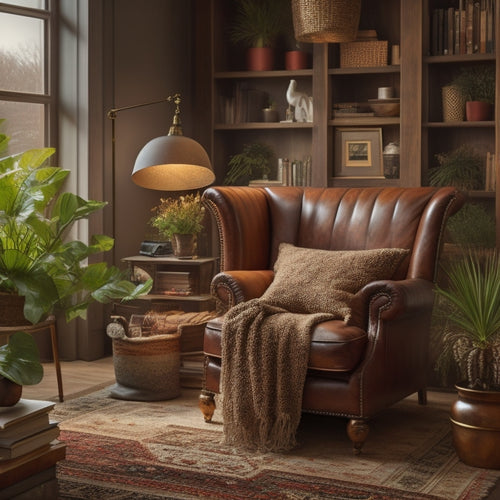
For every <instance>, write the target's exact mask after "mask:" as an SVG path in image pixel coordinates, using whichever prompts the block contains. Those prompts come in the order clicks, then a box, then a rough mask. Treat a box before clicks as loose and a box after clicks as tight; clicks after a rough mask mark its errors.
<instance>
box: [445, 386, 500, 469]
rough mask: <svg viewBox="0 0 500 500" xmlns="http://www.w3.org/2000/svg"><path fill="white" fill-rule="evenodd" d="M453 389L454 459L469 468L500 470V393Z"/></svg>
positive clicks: (461, 388)
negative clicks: (458, 459)
mask: <svg viewBox="0 0 500 500" xmlns="http://www.w3.org/2000/svg"><path fill="white" fill-rule="evenodd" d="M455 388H456V389H457V391H458V399H457V401H455V403H453V405H452V407H451V426H452V433H453V444H454V446H455V450H456V452H457V455H458V457H459V458H460V460H462V462H464V463H465V464H467V465H471V466H472V467H484V468H487V469H500V391H477V390H474V389H467V388H465V387H461V386H459V385H457V386H455Z"/></svg>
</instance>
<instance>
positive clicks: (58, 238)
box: [0, 148, 151, 325]
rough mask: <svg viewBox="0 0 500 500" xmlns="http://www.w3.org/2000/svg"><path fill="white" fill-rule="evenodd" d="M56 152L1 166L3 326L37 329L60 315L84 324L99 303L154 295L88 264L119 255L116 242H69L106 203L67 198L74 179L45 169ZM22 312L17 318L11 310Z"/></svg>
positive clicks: (147, 286)
mask: <svg viewBox="0 0 500 500" xmlns="http://www.w3.org/2000/svg"><path fill="white" fill-rule="evenodd" d="M54 152H55V150H54V149H52V148H44V149H33V150H30V151H27V152H25V153H23V154H20V155H16V156H10V157H7V158H4V159H3V160H1V161H0V320H1V321H2V323H3V324H4V325H9V324H10V325H15V324H29V323H33V324H35V323H38V322H39V321H41V320H42V319H46V318H47V317H48V316H49V315H51V314H53V313H54V312H55V311H63V312H64V313H65V315H66V320H67V321H70V320H72V319H74V318H76V317H85V314H86V311H87V308H88V306H89V305H90V304H91V303H92V302H95V301H97V302H101V303H107V302H110V301H111V300H114V299H125V300H130V299H133V298H136V297H137V296H139V295H141V294H143V293H147V292H148V291H149V289H150V288H151V282H148V283H147V284H145V285H143V286H137V287H135V286H134V285H133V284H132V283H131V282H130V281H129V280H127V279H125V274H124V272H122V271H121V270H119V269H118V268H116V267H108V265H107V264H106V263H105V262H98V263H93V264H87V259H88V258H89V257H90V256H91V255H94V254H97V253H101V252H105V251H108V250H110V249H111V248H112V247H113V244H114V241H113V239H112V238H110V237H108V236H104V235H95V236H93V237H92V241H91V242H90V245H87V244H85V243H83V242H81V241H72V240H68V241H66V238H67V235H68V232H69V230H70V229H71V227H72V226H73V224H74V223H75V222H76V221H78V220H81V219H86V218H88V217H89V216H90V215H91V214H92V213H94V212H96V211H98V210H100V209H102V208H103V207H104V206H105V205H106V203H105V202H98V201H93V200H89V201H86V200H84V199H83V198H81V197H79V196H77V195H75V194H72V193H69V192H60V191H61V189H62V186H63V183H64V181H65V179H66V178H67V176H68V175H69V171H68V170H63V169H62V168H60V167H52V166H45V163H46V160H47V159H48V158H50V156H52V155H53V154H54ZM13 301H15V302H16V303H19V304H20V305H22V309H21V314H20V316H19V317H17V318H12V319H13V322H11V323H8V322H7V321H6V320H5V318H6V317H12V303H13Z"/></svg>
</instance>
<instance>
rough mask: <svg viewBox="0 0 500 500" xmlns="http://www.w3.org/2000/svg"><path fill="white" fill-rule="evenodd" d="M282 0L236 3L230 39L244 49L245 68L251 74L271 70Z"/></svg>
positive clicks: (281, 24) (281, 23) (281, 19)
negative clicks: (245, 49)
mask: <svg viewBox="0 0 500 500" xmlns="http://www.w3.org/2000/svg"><path fill="white" fill-rule="evenodd" d="M287 8H288V9H290V5H288V2H285V1H284V0H237V1H236V2H235V9H236V11H235V16H234V19H233V23H232V26H231V32H230V35H231V40H232V41H233V42H234V43H242V44H244V45H245V46H246V47H247V66H248V69H249V70H253V71H267V70H272V69H273V66H274V47H275V44H276V41H277V39H278V37H279V36H280V34H281V33H282V32H283V29H284V12H286V10H285V9H287Z"/></svg>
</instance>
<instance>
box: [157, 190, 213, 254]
mask: <svg viewBox="0 0 500 500" xmlns="http://www.w3.org/2000/svg"><path fill="white" fill-rule="evenodd" d="M153 211H154V213H155V215H153V217H152V218H151V220H150V224H151V225H152V226H153V227H155V228H156V229H158V232H159V233H160V235H161V236H163V237H165V238H166V239H168V240H170V241H171V242H172V249H173V251H174V255H175V256H176V257H179V258H186V257H192V256H193V255H195V254H196V236H197V234H198V233H199V232H200V231H201V230H202V229H203V218H204V217H205V207H204V206H203V204H202V202H201V196H200V194H199V193H197V194H196V195H194V194H189V195H186V196H180V197H179V198H165V199H164V198H161V199H160V204H159V205H158V206H157V207H155V208H153Z"/></svg>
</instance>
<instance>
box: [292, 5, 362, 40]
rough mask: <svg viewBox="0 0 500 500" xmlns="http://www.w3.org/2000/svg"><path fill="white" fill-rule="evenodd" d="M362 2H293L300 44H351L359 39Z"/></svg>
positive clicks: (297, 37) (295, 28) (294, 23)
mask: <svg viewBox="0 0 500 500" xmlns="http://www.w3.org/2000/svg"><path fill="white" fill-rule="evenodd" d="M360 12H361V0H326V1H325V0H292V14H293V27H294V30H295V38H296V39H297V40H298V41H299V42H308V43H324V42H349V41H351V40H354V39H355V38H356V33H357V30H358V24H359V16H360Z"/></svg>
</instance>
